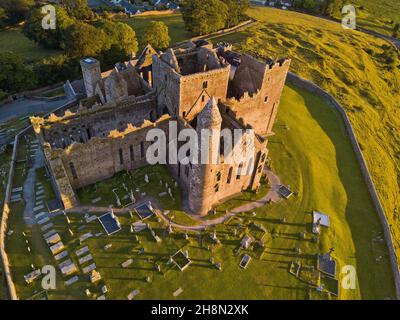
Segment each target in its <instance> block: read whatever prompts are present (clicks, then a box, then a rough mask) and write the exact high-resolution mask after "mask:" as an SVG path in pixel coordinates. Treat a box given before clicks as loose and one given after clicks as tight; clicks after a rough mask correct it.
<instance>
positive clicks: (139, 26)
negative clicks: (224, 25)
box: [0, 14, 193, 62]
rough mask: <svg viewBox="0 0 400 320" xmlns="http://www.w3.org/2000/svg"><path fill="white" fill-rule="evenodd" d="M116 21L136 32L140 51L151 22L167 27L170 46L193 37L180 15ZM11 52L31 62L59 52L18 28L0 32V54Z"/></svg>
mask: <svg viewBox="0 0 400 320" xmlns="http://www.w3.org/2000/svg"><path fill="white" fill-rule="evenodd" d="M118 21H121V22H124V23H127V24H128V25H130V26H131V27H132V28H133V29H134V30H135V32H136V36H137V38H138V41H139V45H140V50H141V49H143V47H144V46H145V45H146V44H144V43H141V39H142V37H143V35H144V32H145V31H146V28H147V27H148V26H149V25H150V22H151V21H163V22H165V24H166V25H167V26H168V29H169V35H170V37H171V45H172V44H174V43H176V42H180V41H183V40H186V39H189V38H190V37H192V36H193V35H192V34H191V33H190V32H189V31H187V30H186V29H185V25H184V23H183V20H182V16H181V15H180V14H171V15H154V16H151V15H149V16H142V17H126V18H120V19H118ZM4 51H12V52H14V53H16V54H18V55H19V56H21V57H22V58H23V59H25V60H27V61H29V62H31V61H37V60H40V59H42V58H46V57H49V56H53V55H57V54H60V53H61V51H60V50H53V49H46V48H44V47H42V46H39V45H38V44H36V43H35V42H33V41H31V40H29V39H28V38H27V37H25V36H24V35H23V34H22V32H21V29H20V28H13V29H8V30H3V31H0V52H4Z"/></svg>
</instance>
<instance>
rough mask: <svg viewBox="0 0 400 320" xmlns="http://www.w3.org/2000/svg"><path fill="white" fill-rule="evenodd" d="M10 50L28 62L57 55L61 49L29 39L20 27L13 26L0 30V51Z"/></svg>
mask: <svg viewBox="0 0 400 320" xmlns="http://www.w3.org/2000/svg"><path fill="white" fill-rule="evenodd" d="M5 51H12V52H14V53H16V54H18V55H19V56H20V57H21V58H23V59H25V60H26V61H28V62H32V61H37V60H40V59H42V58H46V57H49V56H53V55H57V54H59V53H60V52H61V51H59V50H55V49H47V48H44V47H42V46H39V45H38V44H36V43H35V42H33V41H31V40H29V39H28V38H27V37H25V35H23V34H22V32H21V29H19V28H13V29H8V30H3V31H1V32H0V52H5Z"/></svg>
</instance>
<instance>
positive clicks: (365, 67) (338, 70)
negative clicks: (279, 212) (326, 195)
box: [214, 8, 400, 255]
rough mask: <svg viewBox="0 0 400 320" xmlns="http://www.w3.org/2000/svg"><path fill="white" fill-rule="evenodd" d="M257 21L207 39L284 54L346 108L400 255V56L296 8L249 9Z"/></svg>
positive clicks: (293, 68)
mask: <svg viewBox="0 0 400 320" xmlns="http://www.w3.org/2000/svg"><path fill="white" fill-rule="evenodd" d="M248 14H249V15H250V16H251V17H252V18H254V19H256V20H257V21H258V23H257V24H256V25H254V26H251V27H249V28H247V29H246V30H243V31H241V32H238V33H235V34H232V35H228V36H225V37H220V38H217V39H214V41H220V40H226V41H229V42H231V43H233V44H234V47H235V49H238V50H239V51H242V52H248V53H250V54H253V55H259V56H260V57H272V58H280V57H290V58H291V59H292V64H291V67H290V69H291V71H292V72H295V73H297V74H298V75H300V76H302V77H303V78H305V79H308V80H310V81H312V82H314V83H316V84H317V85H319V86H320V87H322V88H323V89H325V90H327V91H328V92H330V93H331V94H332V95H333V96H334V97H335V98H336V99H337V100H338V101H339V102H340V103H341V104H342V105H343V106H344V107H345V109H346V112H347V114H348V116H349V118H350V121H351V123H352V126H353V129H354V130H355V132H356V135H357V138H358V141H359V144H360V146H361V149H362V151H363V154H364V157H365V159H366V161H367V165H368V167H369V170H370V173H371V176H372V180H373V181H374V184H375V187H376V189H377V192H378V195H379V197H380V199H381V201H382V205H383V206H384V209H385V212H386V215H387V219H388V222H389V224H390V225H391V230H392V234H393V237H394V244H395V248H396V252H397V255H399V254H400V223H399V218H400V217H399V214H398V211H399V210H400V208H399V201H398V194H399V193H400V185H399V184H400V183H399V181H400V157H399V155H400V132H399V129H398V128H400V120H399V119H400V114H399V109H398V106H399V105H400V93H399V92H400V59H399V53H398V52H397V51H396V50H395V49H394V48H393V47H392V46H391V45H389V44H388V43H387V42H385V41H383V40H380V39H378V38H375V37H373V36H369V35H366V34H363V33H361V32H358V31H349V30H344V29H342V27H341V26H340V25H338V24H337V23H333V22H330V21H326V20H322V19H319V18H317V17H313V16H310V15H305V14H301V13H297V12H291V11H285V12H284V11H282V10H276V9H271V8H251V9H250V10H249V11H248Z"/></svg>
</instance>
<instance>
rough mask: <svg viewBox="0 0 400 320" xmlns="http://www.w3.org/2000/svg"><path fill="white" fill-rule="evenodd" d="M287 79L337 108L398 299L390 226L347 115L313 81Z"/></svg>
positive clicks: (398, 277) (291, 76)
mask: <svg viewBox="0 0 400 320" xmlns="http://www.w3.org/2000/svg"><path fill="white" fill-rule="evenodd" d="M288 81H290V82H292V83H294V84H295V85H296V86H298V87H300V88H303V89H306V90H307V91H310V92H312V93H313V94H317V95H318V96H320V97H321V98H322V99H324V100H325V101H326V102H327V104H328V105H329V106H331V107H332V108H334V109H335V110H337V111H338V112H339V114H340V115H341V117H342V119H343V122H344V124H345V126H346V130H347V134H348V136H349V138H350V141H351V143H352V145H353V150H354V152H355V154H356V156H357V159H358V161H359V163H360V167H361V172H362V174H363V177H364V181H365V183H366V185H367V187H368V190H369V193H370V195H371V198H372V201H373V202H374V204H375V208H376V211H377V212H378V216H379V218H380V221H381V224H382V228H383V232H384V235H385V239H386V243H387V246H388V250H389V255H390V262H391V265H392V270H393V276H394V281H395V287H396V297H397V299H400V272H399V267H398V264H397V257H396V253H395V249H394V245H393V239H392V234H391V231H390V227H389V224H388V221H387V219H386V215H385V211H384V209H383V207H382V204H381V202H380V200H379V197H378V194H377V192H376V189H375V186H374V183H373V182H372V179H371V175H370V173H369V170H368V167H367V163H366V161H365V159H364V156H363V154H362V151H361V149H360V146H359V144H358V141H357V137H356V135H355V133H354V131H353V128H352V126H351V123H350V120H349V118H348V117H347V114H346V111H345V110H344V108H343V107H342V106H341V105H340V103H339V102H337V101H336V99H335V98H333V97H332V96H331V95H330V94H329V93H327V92H326V91H324V90H323V89H322V88H320V87H319V86H317V85H315V84H314V83H312V82H310V81H307V80H305V79H302V78H301V77H299V76H298V75H296V74H294V73H291V72H289V73H288Z"/></svg>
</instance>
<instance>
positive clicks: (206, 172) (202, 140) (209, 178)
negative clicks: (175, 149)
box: [189, 97, 222, 215]
mask: <svg viewBox="0 0 400 320" xmlns="http://www.w3.org/2000/svg"><path fill="white" fill-rule="evenodd" d="M221 123H222V118H221V114H220V112H219V109H218V105H217V102H216V101H215V99H214V97H211V98H210V100H209V101H208V102H207V104H206V106H205V107H204V108H203V110H202V111H201V112H200V113H199V115H198V117H197V126H196V131H197V135H198V138H199V146H198V149H199V160H200V161H199V163H198V164H193V165H192V172H191V180H190V192H189V208H190V210H191V211H192V212H195V213H197V214H200V215H206V214H207V213H208V212H209V211H210V210H211V208H212V205H213V204H214V195H215V190H214V187H215V184H216V180H217V179H216V175H217V172H218V170H219V164H218V162H219V144H220V136H221ZM205 132H209V135H207V134H205ZM202 146H203V147H202ZM204 146H206V147H204ZM205 150H207V151H208V152H205ZM204 154H206V155H204ZM204 158H205V159H207V161H204V160H203V159H204Z"/></svg>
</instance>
